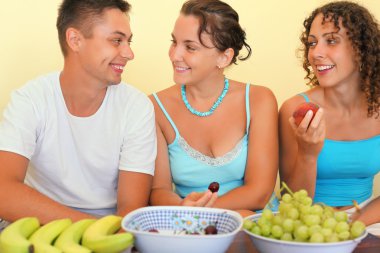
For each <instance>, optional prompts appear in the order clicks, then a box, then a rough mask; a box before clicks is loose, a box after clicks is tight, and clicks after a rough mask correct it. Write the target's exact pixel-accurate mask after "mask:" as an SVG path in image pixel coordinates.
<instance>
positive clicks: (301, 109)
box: [293, 102, 319, 126]
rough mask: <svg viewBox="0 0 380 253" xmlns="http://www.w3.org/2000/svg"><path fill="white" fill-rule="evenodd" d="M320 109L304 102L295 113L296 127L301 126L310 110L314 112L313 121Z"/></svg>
mask: <svg viewBox="0 0 380 253" xmlns="http://www.w3.org/2000/svg"><path fill="white" fill-rule="evenodd" d="M318 109H319V106H318V105H316V104H314V103H311V102H304V103H302V104H300V105H299V106H297V108H296V110H295V111H294V112H293V117H294V119H295V123H296V125H297V126H299V124H300V123H301V121H302V120H303V118H304V117H305V115H306V113H307V112H308V111H310V110H312V111H313V117H312V118H311V119H313V118H314V116H315V114H316V113H317V111H318Z"/></svg>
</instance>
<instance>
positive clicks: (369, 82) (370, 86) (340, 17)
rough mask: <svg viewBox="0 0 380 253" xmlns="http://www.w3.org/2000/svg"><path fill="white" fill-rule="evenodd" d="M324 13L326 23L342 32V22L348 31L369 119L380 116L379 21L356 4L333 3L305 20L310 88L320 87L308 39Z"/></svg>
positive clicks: (305, 59)
mask: <svg viewBox="0 0 380 253" xmlns="http://www.w3.org/2000/svg"><path fill="white" fill-rule="evenodd" d="M320 13H322V14H323V21H322V22H323V23H324V22H326V20H327V21H331V22H333V23H334V25H335V27H336V28H337V29H338V30H339V29H340V26H339V24H340V21H341V22H342V25H343V27H345V28H346V29H347V36H348V38H349V40H350V41H351V43H352V47H353V50H354V51H355V52H356V55H357V57H358V64H359V66H360V77H361V79H362V83H361V87H360V88H361V90H362V91H363V92H364V93H365V94H366V98H367V104H368V116H369V117H372V116H373V115H374V114H376V117H379V107H380V101H379V97H380V29H379V24H378V22H377V21H376V19H375V18H374V17H373V16H372V15H371V13H370V12H369V11H368V10H367V9H366V8H364V7H363V6H360V5H358V4H356V3H353V2H349V1H339V2H332V3H328V4H326V5H323V6H321V7H319V8H317V9H315V10H314V11H313V12H312V13H311V15H310V16H309V17H308V18H306V19H305V21H304V23H303V26H304V32H303V33H302V35H301V37H300V39H301V42H302V44H303V45H302V48H301V52H303V68H304V69H305V71H306V73H307V74H306V76H305V79H307V80H308V85H310V86H317V85H319V83H318V80H317V78H316V76H315V74H314V73H313V72H312V71H311V69H310V63H309V61H308V53H309V48H308V36H309V33H310V28H311V24H312V23H313V21H314V19H315V17H316V16H317V15H318V14H320Z"/></svg>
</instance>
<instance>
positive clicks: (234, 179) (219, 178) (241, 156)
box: [153, 84, 250, 198]
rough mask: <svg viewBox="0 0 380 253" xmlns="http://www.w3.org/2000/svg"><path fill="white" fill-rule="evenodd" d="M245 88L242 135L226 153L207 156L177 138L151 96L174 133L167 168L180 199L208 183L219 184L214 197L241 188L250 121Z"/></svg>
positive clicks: (201, 189) (174, 127)
mask: <svg viewBox="0 0 380 253" xmlns="http://www.w3.org/2000/svg"><path fill="white" fill-rule="evenodd" d="M249 87H250V85H249V84H247V85H246V98H245V105H246V106H245V107H246V115H247V116H246V117H247V125H246V134H245V135H244V136H243V138H242V139H241V140H240V141H239V142H238V143H237V144H236V145H235V147H234V148H233V149H232V150H231V151H229V152H228V153H227V154H225V155H223V156H221V157H216V158H213V157H209V156H206V155H204V154H202V153H200V152H199V151H197V150H195V149H193V148H192V147H191V146H190V145H189V144H188V143H187V142H186V140H185V139H183V138H182V136H181V135H180V133H179V131H178V129H177V127H176V125H175V124H174V122H173V120H172V119H171V118H170V116H169V114H168V113H167V111H166V110H165V108H164V106H163V105H162V103H161V101H160V100H159V98H158V97H157V95H156V94H153V96H154V98H155V99H156V101H157V104H158V105H159V106H160V108H161V110H162V111H163V113H164V114H165V116H166V118H167V119H168V121H169V122H170V124H171V125H172V127H173V129H174V131H175V140H174V141H173V142H172V143H171V144H169V145H168V151H169V161H170V169H171V174H172V180H173V183H174V185H175V191H176V193H177V194H178V195H179V196H181V197H182V198H184V197H186V196H187V195H188V194H189V193H191V192H193V191H195V192H204V191H206V190H207V188H208V186H209V184H210V183H211V182H214V181H216V182H218V183H219V185H220V188H219V191H218V195H219V196H222V195H223V194H225V193H227V192H229V191H231V190H232V189H234V188H236V187H239V186H241V185H243V183H244V181H243V180H244V172H245V167H246V161H247V152H248V129H249V122H250V110H249Z"/></svg>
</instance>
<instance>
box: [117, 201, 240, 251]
mask: <svg viewBox="0 0 380 253" xmlns="http://www.w3.org/2000/svg"><path fill="white" fill-rule="evenodd" d="M215 222H216V228H217V230H218V234H216V235H205V234H202V233H201V234H197V235H193V234H186V233H185V232H186V231H188V232H189V233H191V232H197V231H198V232H199V231H203V229H204V227H206V226H207V225H210V224H215ZM121 224H122V227H123V229H124V230H126V231H128V232H130V233H133V235H134V236H135V246H136V248H137V250H138V251H139V252H140V253H178V252H181V253H195V252H196V253H210V252H212V253H219V252H220V253H222V252H225V251H227V249H228V247H229V246H230V244H231V242H232V241H233V239H234V237H235V235H236V233H238V232H239V230H240V229H241V227H242V224H243V218H242V217H241V216H240V214H239V213H237V212H234V211H230V210H226V209H219V208H205V207H186V206H150V207H144V208H140V209H137V210H135V211H133V212H131V213H129V214H128V215H126V216H125V217H124V218H123V221H122V223H121ZM150 229H157V230H158V231H159V232H158V233H152V232H149V230H150Z"/></svg>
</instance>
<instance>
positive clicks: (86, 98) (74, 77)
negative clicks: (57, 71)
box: [60, 65, 107, 117]
mask: <svg viewBox="0 0 380 253" xmlns="http://www.w3.org/2000/svg"><path fill="white" fill-rule="evenodd" d="M60 86H61V90H62V94H63V98H64V100H65V103H66V107H67V109H68V111H69V112H70V113H71V114H72V115H74V116H78V117H88V116H91V115H93V114H94V113H96V112H97V111H98V109H99V108H100V106H101V104H102V103H103V100H104V97H105V95H106V92H107V85H102V84H99V83H96V81H95V80H94V79H93V78H91V77H88V75H86V74H85V73H81V72H80V71H78V69H77V68H75V66H73V67H69V66H67V65H65V67H64V69H63V71H62V73H61V76H60Z"/></svg>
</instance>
